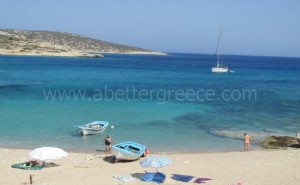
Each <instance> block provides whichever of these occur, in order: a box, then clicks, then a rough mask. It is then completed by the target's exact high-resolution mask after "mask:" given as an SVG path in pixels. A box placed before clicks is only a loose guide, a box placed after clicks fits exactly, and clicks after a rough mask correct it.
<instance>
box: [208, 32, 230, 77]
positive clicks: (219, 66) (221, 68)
mask: <svg viewBox="0 0 300 185" xmlns="http://www.w3.org/2000/svg"><path fill="white" fill-rule="evenodd" d="M222 40H223V30H222V28H221V29H220V33H219V38H218V44H217V49H216V65H215V66H214V67H212V68H211V72H213V73H227V72H228V71H229V69H228V67H227V66H223V60H222V56H221V55H220V43H221V42H222Z"/></svg>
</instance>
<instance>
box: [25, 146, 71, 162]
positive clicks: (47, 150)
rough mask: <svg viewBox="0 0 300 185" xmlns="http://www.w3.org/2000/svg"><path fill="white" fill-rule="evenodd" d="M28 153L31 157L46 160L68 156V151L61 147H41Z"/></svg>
mask: <svg viewBox="0 0 300 185" xmlns="http://www.w3.org/2000/svg"><path fill="white" fill-rule="evenodd" d="M28 155H29V156H30V158H31V159H36V160H40V161H44V160H54V159H60V158H62V157H67V156H68V153H67V152H65V151H64V150H62V149H60V148H55V147H41V148H36V149H34V150H32V151H31V152H29V154H28Z"/></svg>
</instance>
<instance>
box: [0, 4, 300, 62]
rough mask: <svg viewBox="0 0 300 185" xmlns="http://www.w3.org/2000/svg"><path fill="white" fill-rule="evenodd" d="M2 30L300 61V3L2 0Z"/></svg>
mask: <svg viewBox="0 0 300 185" xmlns="http://www.w3.org/2000/svg"><path fill="white" fill-rule="evenodd" d="M0 5H1V6H0V28H14V29H29V30H53V31H63V32H72V33H77V34H82V35H85V36H89V37H93V38H97V39H101V40H105V41H109V42H114V43H120V44H126V45H131V46H137V47H142V48H146V49H151V50H157V51H164V52H181V53H214V51H215V47H216V42H217V37H218V32H219V28H220V24H221V23H222V25H223V29H224V52H225V53H227V54H240V55H268V56H298V57H300V1H299V0H251V1H242V0H148V1H146V0H81V1H79V0H49V1H46V0H23V1H20V0H1V2H0Z"/></svg>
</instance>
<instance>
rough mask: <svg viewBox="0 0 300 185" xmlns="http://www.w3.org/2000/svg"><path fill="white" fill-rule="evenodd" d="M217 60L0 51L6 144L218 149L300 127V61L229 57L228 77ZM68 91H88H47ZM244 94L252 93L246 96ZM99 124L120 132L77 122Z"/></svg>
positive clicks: (0, 127) (1, 134) (1, 128)
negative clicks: (96, 130)
mask: <svg viewBox="0 0 300 185" xmlns="http://www.w3.org/2000/svg"><path fill="white" fill-rule="evenodd" d="M213 60H214V57H213V56H211V55H196V54H170V55H168V56H147V55H145V56H138V55H106V57H105V58H104V59H92V58H91V59H89V58H62V57H15V56H0V140H1V145H2V146H3V147H15V148H29V149H32V148H35V147H40V146H58V147H61V148H65V149H68V150H79V151H93V150H95V149H100V148H102V147H103V146H102V145H101V144H102V140H103V137H104V135H105V134H110V135H111V136H112V138H113V140H114V142H115V143H117V142H121V141H126V140H132V141H136V142H139V143H142V144H144V145H146V146H147V147H148V148H150V150H152V151H170V152H173V151H215V150H218V151H220V150H237V149H240V148H241V140H240V138H241V137H242V133H243V132H249V133H250V134H252V135H253V136H254V137H257V138H259V137H262V136H265V135H270V134H288V135H295V133H296V132H299V131H300V114H299V113H300V73H299V72H300V59H299V58H283V57H253V56H251V57H250V56H225V57H224V60H225V61H226V62H225V63H226V64H227V65H228V66H230V69H231V70H233V71H234V72H231V73H228V74H212V73H211V72H210V67H211V65H212V63H213ZM128 89H129V90H128ZM72 90H73V91H74V90H75V91H76V92H78V90H80V91H81V92H84V93H85V94H84V97H83V98H81V97H79V98H78V97H77V99H76V98H74V97H72V96H71V97H70V98H66V97H64V98H59V97H58V96H56V97H55V98H53V97H51V96H50V97H48V98H47V97H45V95H47V93H49V92H52V93H53V92H62V91H66V92H70V91H71V92H72ZM130 90H131V91H130ZM246 90H251V92H255V94H252V96H251V97H250V98H249V97H248V96H245V97H246V98H245V99H243V98H242V97H241V94H242V93H243V92H244V91H246ZM150 92H152V96H150V95H149V94H150ZM174 92H177V93H178V94H177V95H176V94H175V93H174ZM182 92H183V93H184V96H181V93H182ZM193 92H200V93H199V94H198V95H199V96H197V97H196V95H193V94H192V93H193ZM211 92H214V93H215V95H211V94H210V93H211ZM224 92H232V94H230V93H227V94H225V95H222V93H224ZM112 93H114V94H112ZM122 93H123V94H122ZM139 93H141V94H143V93H144V94H143V95H141V94H139ZM145 93H148V95H147V94H146V95H145ZM168 93H169V94H168ZM205 93H208V94H205ZM100 95H101V98H100ZM112 95H114V97H113V96H112ZM254 95H255V96H254ZM195 97H196V98H195ZM94 120H106V121H109V122H110V125H114V129H112V128H108V129H107V130H106V131H105V132H104V133H103V134H102V135H93V136H84V137H82V136H80V135H79V134H78V131H77V129H76V128H75V127H74V126H77V125H83V124H86V123H88V122H91V121H94Z"/></svg>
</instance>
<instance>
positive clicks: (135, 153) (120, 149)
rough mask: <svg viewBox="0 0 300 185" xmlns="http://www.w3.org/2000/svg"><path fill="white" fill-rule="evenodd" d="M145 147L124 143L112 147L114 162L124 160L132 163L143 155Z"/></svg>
mask: <svg viewBox="0 0 300 185" xmlns="http://www.w3.org/2000/svg"><path fill="white" fill-rule="evenodd" d="M145 150H146V147H145V146H144V145H141V144H139V143H135V142H132V141H126V142H123V143H119V144H115V145H113V146H112V153H113V155H114V156H115V157H116V160H115V162H118V161H121V160H126V161H133V160H136V159H138V158H140V157H141V156H143V155H144V152H145Z"/></svg>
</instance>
